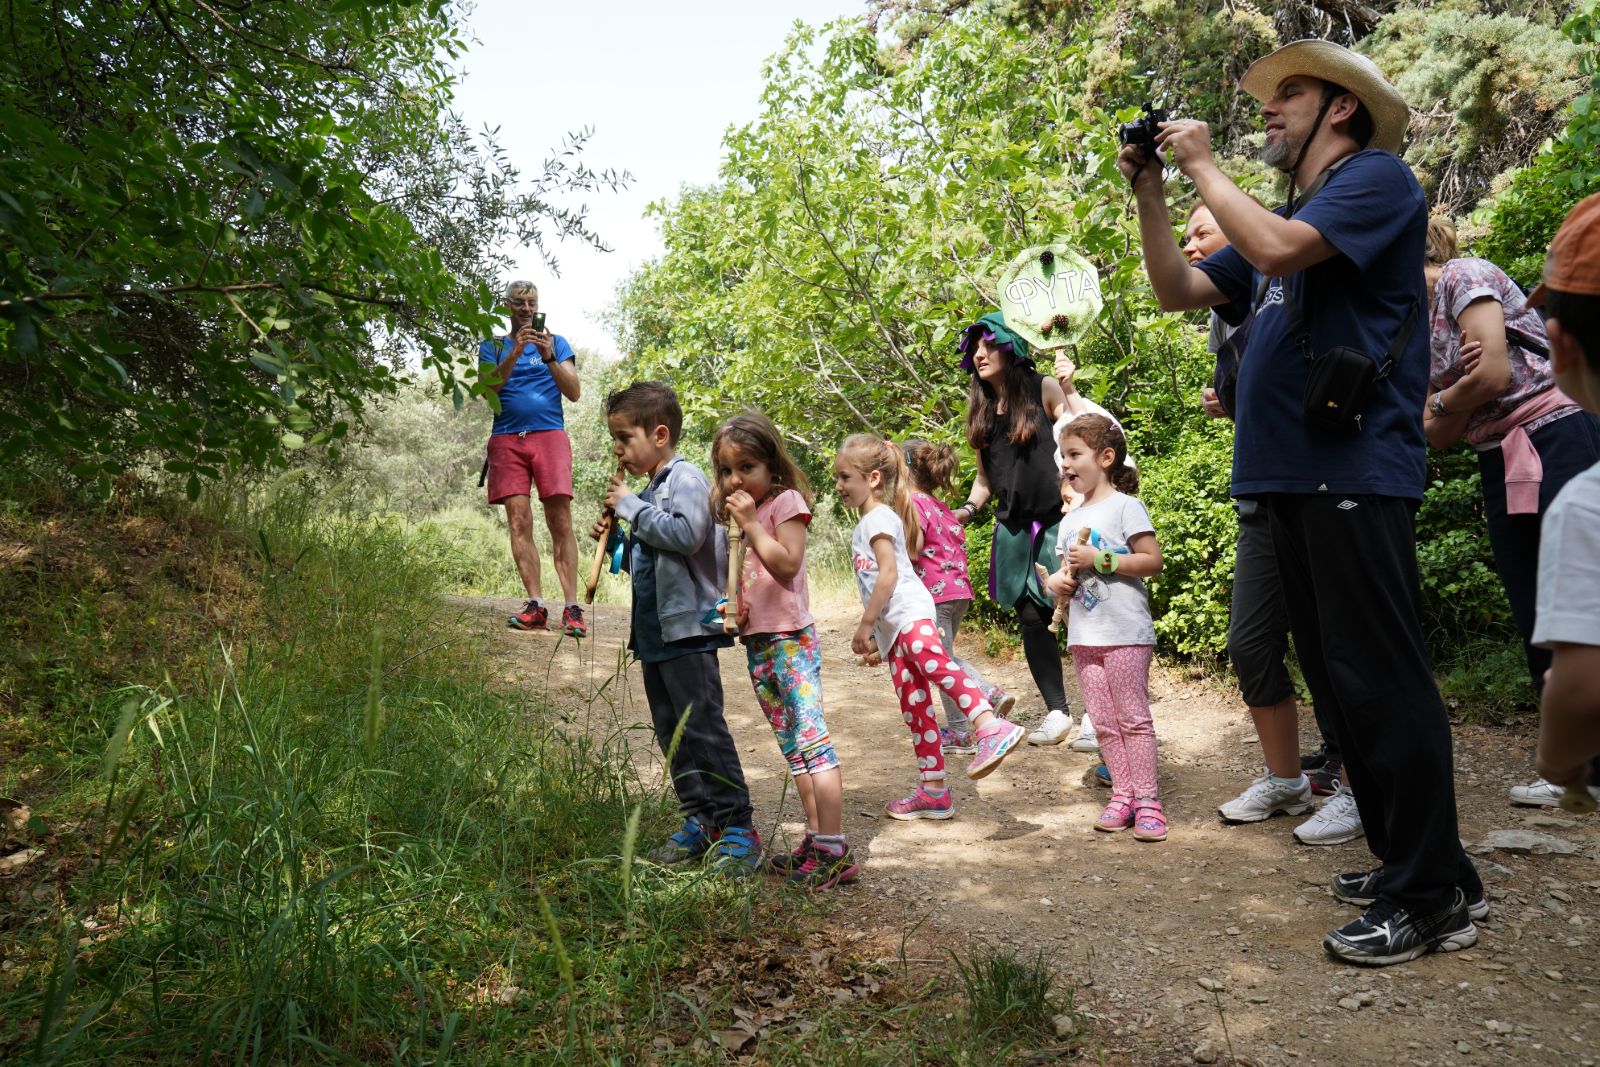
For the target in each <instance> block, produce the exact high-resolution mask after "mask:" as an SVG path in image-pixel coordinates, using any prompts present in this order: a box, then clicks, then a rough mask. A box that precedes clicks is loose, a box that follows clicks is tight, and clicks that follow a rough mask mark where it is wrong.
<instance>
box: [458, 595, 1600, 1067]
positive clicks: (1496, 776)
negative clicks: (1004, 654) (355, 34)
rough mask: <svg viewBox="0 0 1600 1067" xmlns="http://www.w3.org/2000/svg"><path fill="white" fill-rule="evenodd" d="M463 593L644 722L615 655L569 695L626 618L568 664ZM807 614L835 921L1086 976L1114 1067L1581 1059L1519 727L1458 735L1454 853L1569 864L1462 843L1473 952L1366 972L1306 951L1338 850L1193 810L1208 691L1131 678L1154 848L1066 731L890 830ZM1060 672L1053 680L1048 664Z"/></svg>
mask: <svg viewBox="0 0 1600 1067" xmlns="http://www.w3.org/2000/svg"><path fill="white" fill-rule="evenodd" d="M461 603H462V604H463V605H464V606H466V607H467V608H468V610H471V611H473V612H474V613H482V614H483V616H484V624H485V626H486V627H488V628H490V629H493V630H496V631H497V632H499V633H501V634H504V635H505V637H506V640H507V641H508V642H509V643H510V645H511V647H514V648H517V649H520V650H523V654H522V655H521V656H520V657H519V658H518V659H517V661H516V664H515V666H514V667H513V668H511V670H510V671H509V675H510V677H511V678H512V679H514V680H519V681H524V682H526V683H527V684H529V685H532V686H534V687H536V691H544V690H545V687H546V686H548V695H549V697H550V699H551V700H552V702H554V703H556V704H558V705H559V706H562V707H564V708H567V709H569V714H571V715H572V716H573V717H574V719H575V720H576V721H580V722H586V723H587V724H589V725H590V726H591V727H592V728H596V729H599V728H610V724H612V723H613V722H620V723H622V724H626V723H629V722H634V723H637V722H645V721H647V718H648V717H647V716H646V715H645V714H644V711H643V685H642V683H641V682H640V680H639V674H638V668H637V667H633V668H632V669H631V670H630V671H629V677H628V678H627V680H626V684H618V683H617V682H612V683H611V684H609V685H606V686H605V688H604V691H603V692H602V694H601V697H600V699H598V700H596V699H595V698H594V696H593V694H594V693H595V691H596V689H597V688H599V687H600V686H601V685H602V684H603V683H605V682H606V680H607V679H608V678H609V677H610V676H611V675H612V674H614V673H615V668H616V665H617V663H618V662H619V659H618V657H619V647H620V645H622V644H623V643H625V641H626V628H627V615H626V611H625V610H624V609H620V608H601V609H599V610H598V611H597V612H595V613H594V641H593V642H592V645H587V644H586V645H585V647H584V648H583V654H582V658H581V660H580V658H579V655H578V651H577V648H576V647H575V645H574V643H573V642H571V641H570V640H568V641H559V642H558V640H557V638H556V637H554V636H552V635H548V634H514V633H509V632H508V631H505V630H504V629H502V627H503V623H502V622H501V619H502V618H503V617H504V615H505V614H507V613H508V612H509V611H510V610H513V609H514V608H515V607H516V604H514V603H513V602H512V601H487V600H463V601H461ZM817 617H818V626H819V628H820V629H821V630H822V634H823V640H824V647H825V650H826V652H825V659H824V669H823V675H824V683H823V684H824V690H825V692H826V700H827V714H828V725H829V728H830V730H831V732H832V734H833V736H834V741H835V744H836V745H837V747H838V749H839V752H840V755H841V758H842V759H843V761H844V773H845V779H844V781H845V810H844V822H845V831H846V833H847V834H848V835H849V836H850V838H851V841H852V845H853V847H855V848H857V849H860V850H862V851H864V852H865V853H866V855H867V857H868V865H867V868H866V871H865V872H864V874H863V876H862V878H861V879H860V880H859V881H858V882H857V883H856V884H855V885H854V886H852V887H849V888H847V889H845V890H844V891H842V892H840V893H839V894H838V896H837V906H838V908H839V909H840V912H841V914H840V921H841V924H849V925H851V926H855V927H859V928H870V929H879V930H882V929H888V930H890V931H891V932H893V933H894V934H895V935H896V936H897V937H898V936H900V935H901V934H902V933H903V932H904V931H906V930H910V929H912V928H913V927H915V928H916V930H915V934H914V938H915V940H916V941H917V942H919V943H923V944H925V945H926V946H927V947H928V949H929V952H928V954H929V955H931V956H937V955H940V953H939V951H938V949H939V948H940V947H942V946H948V947H954V948H962V947H964V946H963V942H965V943H966V944H967V945H980V944H983V943H989V944H995V945H1000V946H1005V947H1009V948H1014V949H1017V950H1019V951H1020V952H1023V953H1027V954H1031V953H1032V952H1033V951H1034V950H1035V949H1036V948H1037V949H1039V950H1042V951H1043V952H1044V954H1045V955H1046V957H1047V958H1049V959H1051V960H1052V961H1053V962H1055V963H1056V964H1057V965H1058V966H1059V967H1060V968H1061V969H1062V970H1063V972H1064V973H1065V974H1066V975H1068V976H1070V977H1072V978H1074V979H1076V980H1077V981H1078V982H1080V983H1084V984H1085V985H1086V988H1085V989H1083V990H1082V991H1081V993H1080V997H1079V1004H1080V1006H1082V1007H1084V1008H1085V1009H1087V1011H1088V1012H1089V1013H1090V1014H1091V1016H1092V1019H1093V1025H1094V1027H1095V1030H1096V1036H1097V1038H1098V1040H1099V1041H1100V1042H1101V1043H1102V1045H1103V1046H1104V1047H1105V1050H1106V1052H1107V1053H1109V1054H1110V1055H1111V1056H1112V1057H1113V1060H1114V1061H1116V1062H1127V1063H1153V1062H1159V1063H1186V1062H1201V1063H1210V1062H1223V1063H1226V1062H1227V1060H1228V1051H1227V1050H1228V1042H1229V1041H1231V1046H1232V1049H1233V1051H1234V1053H1236V1054H1237V1055H1238V1056H1239V1057H1240V1062H1245V1063H1248V1062H1254V1063H1257V1064H1261V1065H1271V1064H1310V1063H1318V1064H1369V1063H1388V1064H1416V1065H1434V1064H1482V1063H1497V1064H1498V1063H1511V1062H1516V1063H1518V1064H1537V1063H1552V1064H1555V1063H1561V1064H1573V1065H1590V1064H1594V1063H1597V1062H1600V1048H1597V1044H1600V953H1597V951H1596V940H1595V939H1596V934H1597V931H1600V926H1597V924H1596V919H1597V916H1600V911H1597V908H1596V904H1597V902H1600V816H1588V817H1576V816H1568V815H1566V814H1565V813H1562V812H1559V811H1536V810H1528V809H1512V808H1510V807H1508V806H1507V804H1506V803H1505V800H1504V798H1505V795H1506V788H1507V787H1508V786H1509V785H1510V784H1512V783H1515V782H1519V781H1525V780H1529V779H1531V777H1532V775H1531V758H1532V756H1531V753H1532V743H1531V740H1529V739H1528V738H1526V737H1519V736H1514V735H1512V734H1509V733H1506V732H1503V731H1494V730H1488V729H1483V728H1477V727H1460V728H1458V729H1457V731H1456V759H1457V768H1458V777H1459V783H1460V793H1461V826H1462V835H1463V839H1464V840H1465V841H1466V842H1467V843H1468V845H1469V846H1472V845H1474V844H1476V843H1477V842H1479V841H1481V840H1482V838H1483V837H1484V835H1485V834H1486V833H1488V832H1490V831H1494V830H1503V829H1526V830H1532V831H1536V832H1539V833H1544V834H1548V835H1551V836H1554V837H1556V838H1558V839H1560V840H1562V841H1565V842H1568V843H1570V844H1572V845H1574V846H1576V848H1577V852H1576V854H1573V855H1530V854H1524V853H1517V854H1513V853H1508V852H1505V851H1494V852H1489V853H1485V854H1482V855H1480V856H1479V859H1478V862H1479V863H1480V865H1481V869H1482V871H1483V874H1484V878H1485V882H1486V883H1487V884H1488V886H1489V896H1490V901H1491V905H1492V910H1491V913H1490V917H1489V919H1488V920H1487V921H1485V922H1483V923H1480V924H1479V931H1480V936H1479V942H1478V945H1477V947H1476V948H1475V949H1473V950H1471V951H1468V952H1463V953H1459V954H1456V955H1453V956H1430V957H1424V958H1423V959H1421V960H1418V961H1415V962H1413V963H1411V964H1408V965H1405V966H1400V967H1391V968H1387V969H1381V970H1365V969H1357V968H1352V967H1345V966H1339V965H1336V964H1333V963H1332V962H1330V961H1329V960H1328V959H1327V958H1326V957H1325V956H1324V954H1323V952H1322V950H1321V948H1320V944H1319V942H1320V939H1321V937H1322V935H1323V933H1324V932H1325V931H1326V930H1327V929H1329V928H1330V927H1332V926H1335V925H1338V924H1340V923H1342V922H1344V921H1346V920H1347V919H1348V918H1349V917H1350V916H1351V915H1352V914H1353V911H1352V909H1350V908H1349V907H1347V906H1344V905H1341V904H1340V903H1339V902H1338V901H1336V900H1334V899H1333V897H1332V896H1331V895H1330V894H1329V893H1328V891H1327V890H1326V888H1325V887H1326V885H1327V881H1328V878H1329V877H1330V876H1331V875H1332V874H1333V873H1335V872H1336V871H1340V870H1356V869H1361V868H1364V867H1366V866H1370V862H1369V859H1370V857H1369V854H1368V853H1367V851H1366V849H1365V847H1364V846H1363V845H1361V844H1360V843H1359V842H1357V843H1356V844H1352V845H1346V846H1340V847H1337V848H1306V847H1304V846H1300V845H1298V844H1296V843H1295V841H1294V839H1293V838H1292V836H1291V834H1290V831H1291V830H1292V829H1293V827H1294V825H1295V823H1296V822H1298V821H1299V820H1297V819H1288V818H1277V819H1273V820H1271V821H1269V822H1266V823H1257V824H1254V825H1250V826H1234V827H1229V826H1224V825H1223V824H1221V823H1220V821H1219V820H1218V818H1217V815H1216V810H1215V809H1216V806H1217V804H1219V803H1221V802H1222V801H1224V800H1227V799H1229V798H1231V797H1232V796H1234V795H1235V794H1236V793H1237V792H1238V791H1239V790H1240V789H1242V788H1243V787H1244V785H1245V784H1247V783H1248V781H1249V779H1250V778H1251V777H1252V776H1253V775H1254V774H1256V773H1259V772H1258V770H1257V768H1258V767H1259V765H1260V757H1259V749H1258V747H1257V745H1256V744H1255V741H1254V734H1253V731H1252V730H1251V728H1250V724H1249V720H1248V716H1247V715H1246V714H1245V712H1244V709H1243V707H1242V706H1241V705H1239V704H1238V703H1237V701H1235V700H1234V699H1233V694H1232V693H1230V692H1228V691H1225V690H1223V689H1221V688H1219V687H1217V686H1215V685H1213V684H1210V683H1206V682H1198V681H1192V680H1189V679H1187V678H1185V677H1184V676H1183V675H1182V674H1181V673H1180V672H1177V671H1173V670H1167V669H1161V668H1158V669H1157V671H1156V672H1155V675H1154V677H1153V678H1152V679H1151V688H1152V695H1153V696H1154V697H1155V699H1156V703H1155V705H1154V712H1155V718H1156V726H1157V731H1158V733H1159V735H1160V737H1161V739H1162V748H1161V785H1162V791H1163V800H1164V802H1165V807H1166V811H1167V817H1168V819H1169V820H1170V824H1171V836H1170V839H1169V840H1168V841H1167V842H1166V843H1164V844H1158V845H1148V844H1140V843H1139V842H1136V841H1134V840H1133V839H1132V838H1131V837H1130V836H1129V835H1126V834H1101V833H1095V832H1093V831H1092V829H1091V827H1090V823H1091V821H1092V820H1093V818H1094V816H1095V815H1096V814H1097V813H1098V812H1099V810H1100V807H1101V805H1102V804H1103V803H1104V800H1105V793H1104V791H1102V790H1100V789H1097V788H1096V787H1094V786H1091V785H1086V784H1084V782H1083V779H1084V771H1085V770H1086V769H1087V768H1088V767H1089V766H1090V765H1091V763H1092V762H1093V761H1092V760H1091V758H1090V757H1089V756H1087V755H1083V754H1080V753H1073V752H1070V751H1068V749H1067V748H1066V746H1065V745H1062V746H1059V747H1056V748H1050V749H1039V748H1024V749H1023V750H1022V751H1019V752H1017V753H1016V754H1015V755H1014V756H1012V757H1011V758H1010V759H1008V760H1007V762H1006V764H1005V765H1004V766H1003V767H1002V768H1001V770H1000V771H999V772H997V773H996V774H994V775H993V776H991V777H990V778H987V779H985V780H984V781H981V782H971V781H968V780H967V779H965V778H963V777H960V776H956V777H954V778H953V779H952V781H953V782H954V783H955V788H956V790H957V793H956V804H957V815H956V817H955V819H953V820H951V821H949V822H943V823H933V822H913V823H902V822H895V821H893V820H891V819H889V818H887V817H886V816H884V815H883V814H882V812H883V805H884V803H885V802H886V801H888V800H891V799H893V798H895V797H898V796H901V795H903V794H904V793H905V792H907V791H908V790H909V789H910V788H911V786H912V785H913V784H914V780H915V769H914V763H913V761H912V754H911V746H910V739H909V738H908V737H907V735H906V729H905V726H904V724H903V723H902V722H901V720H900V713H899V709H898V707H897V706H896V704H895V701H894V696H893V693H892V692H891V690H890V687H889V682H888V679H887V677H885V675H884V674H883V669H882V668H866V667H861V666H858V665H857V664H856V661H855V658H854V657H852V656H849V655H848V652H847V642H848V636H849V633H850V631H851V629H853V628H854V625H855V622H856V620H857V618H858V617H859V616H858V608H857V606H856V605H854V604H832V605H829V604H824V605H820V606H818V610H817ZM960 644H961V653H962V655H964V656H966V657H967V658H968V659H969V660H971V661H972V662H974V663H975V664H976V665H978V666H980V668H981V669H982V670H983V671H984V672H985V673H987V674H988V675H989V677H990V678H991V679H993V680H994V681H995V682H997V683H998V684H1000V685H1002V686H1004V687H1006V688H1007V689H1009V690H1010V691H1012V692H1014V693H1016V694H1018V696H1019V698H1020V701H1021V702H1020V703H1019V705H1018V709H1017V714H1016V718H1017V719H1018V720H1019V721H1021V722H1023V723H1025V724H1031V723H1032V722H1033V721H1035V720H1036V719H1037V718H1038V717H1039V715H1040V714H1042V709H1041V708H1040V707H1039V706H1038V697H1037V694H1036V693H1034V692H1033V691H1032V688H1031V685H1030V683H1029V681H1028V675H1027V669H1026V666H1025V665H1024V664H1023V663H1022V662H1021V661H1020V660H1018V661H1015V662H1011V661H1003V660H994V659H990V658H988V657H986V656H984V655H983V654H982V652H981V651H980V650H979V649H978V648H977V647H976V645H975V644H974V643H972V642H968V641H962V642H961V643H960ZM591 652H592V653H593V655H592V658H591ZM722 664H723V682H724V687H725V690H726V693H727V699H728V720H729V723H730V725H731V727H732V728H733V731H734V736H735V737H736V738H737V740H738V742H739V749H740V754H741V756H742V758H743V761H744V766H745V773H746V775H747V777H748V778H749V780H750V786H751V789H752V791H753V794H754V798H755V803H756V813H757V824H758V826H759V827H760V828H761V830H762V832H763V834H764V835H766V834H767V833H768V832H769V831H770V830H771V829H772V828H773V827H774V826H777V827H778V828H779V830H780V832H781V833H787V834H789V835H795V834H798V833H799V832H800V830H801V829H802V828H803V825H802V820H801V817H800V814H799V805H798V803H797V802H796V800H795V799H794V796H793V792H792V790H791V791H790V792H789V796H788V799H787V800H786V801H784V803H783V809H782V810H781V811H779V810H778V804H779V800H780V797H782V795H783V787H784V776H785V771H784V764H783V761H782V759H781V758H780V756H779V754H778V749H777V746H776V744H774V743H773V740H772V736H771V731H770V730H769V729H768V727H767V724H766V721H765V720H764V719H763V718H762V716H761V714H760V712H759V711H758V709H757V708H756V705H755V700H754V697H753V696H752V695H751V692H750V685H749V679H748V676H747V675H746V674H745V671H744V657H743V655H742V654H740V653H737V652H735V653H734V654H724V655H723V657H722ZM1067 676H1068V684H1069V688H1070V687H1071V684H1072V682H1071V676H1072V672H1071V670H1070V666H1069V669H1068V671H1067ZM1072 695H1073V697H1074V699H1073V705H1074V708H1075V709H1076V708H1078V707H1079V706H1080V705H1079V704H1078V702H1077V700H1076V694H1075V692H1074V693H1072ZM1030 698H1031V703H1030ZM1303 721H1304V722H1305V723H1307V724H1308V725H1309V723H1310V716H1309V715H1307V716H1303ZM633 736H634V737H635V738H636V739H637V740H638V741H639V742H640V743H639V745H638V748H637V749H636V751H637V752H638V754H639V758H640V759H642V760H654V761H655V762H656V764H657V765H658V766H659V757H658V756H657V755H656V753H655V750H654V748H653V745H651V744H649V731H648V730H641V731H638V732H637V733H635V734H634V735H633ZM1307 740H1308V741H1309V738H1308V739H1307ZM964 765H965V757H960V756H957V757H955V766H956V767H961V766H964ZM919 924H920V925H919ZM1224 1027H1226V1035H1225V1034H1224Z"/></svg>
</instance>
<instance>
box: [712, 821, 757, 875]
mask: <svg viewBox="0 0 1600 1067" xmlns="http://www.w3.org/2000/svg"><path fill="white" fill-rule="evenodd" d="M706 862H707V863H709V864H710V865H711V866H713V867H715V868H716V869H717V870H718V871H720V872H721V873H722V874H725V875H727V876H728V877H730V878H743V877H744V876H745V875H747V874H754V873H755V872H756V871H758V870H760V869H761V835H760V834H758V833H756V832H755V831H754V830H752V829H749V828H748V827H744V826H728V827H724V828H723V830H722V833H721V834H720V835H718V837H717V839H716V841H715V842H713V843H712V845H711V849H710V851H709V852H707V854H706Z"/></svg>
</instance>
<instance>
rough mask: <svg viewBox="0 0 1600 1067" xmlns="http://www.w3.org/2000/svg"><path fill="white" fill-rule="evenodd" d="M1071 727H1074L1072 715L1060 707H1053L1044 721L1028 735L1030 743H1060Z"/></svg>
mask: <svg viewBox="0 0 1600 1067" xmlns="http://www.w3.org/2000/svg"><path fill="white" fill-rule="evenodd" d="M1070 729H1072V716H1071V715H1068V714H1067V713H1066V712H1064V711H1061V710H1060V709H1059V708H1051V709H1050V712H1049V714H1047V715H1046V716H1045V717H1044V721H1043V722H1041V723H1039V726H1038V728H1037V729H1035V730H1034V731H1033V733H1031V734H1029V735H1028V744H1030V745H1059V744H1060V743H1061V739H1062V738H1064V737H1066V736H1067V731H1068V730H1070Z"/></svg>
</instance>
